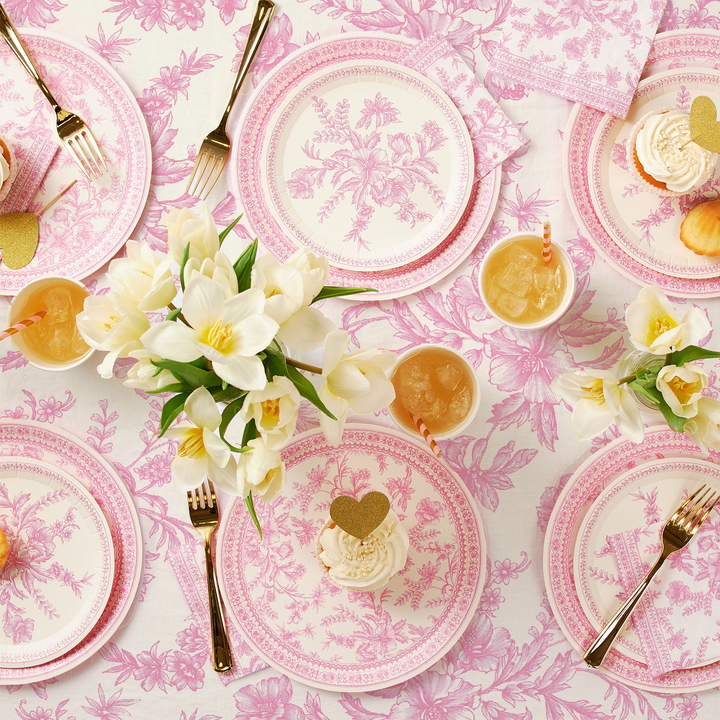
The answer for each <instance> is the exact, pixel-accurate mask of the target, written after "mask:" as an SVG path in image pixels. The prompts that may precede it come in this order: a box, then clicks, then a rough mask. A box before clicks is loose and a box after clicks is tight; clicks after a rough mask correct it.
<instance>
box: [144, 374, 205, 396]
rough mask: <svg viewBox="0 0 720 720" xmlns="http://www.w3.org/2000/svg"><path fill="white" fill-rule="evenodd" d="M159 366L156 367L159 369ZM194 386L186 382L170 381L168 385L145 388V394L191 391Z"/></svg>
mask: <svg viewBox="0 0 720 720" xmlns="http://www.w3.org/2000/svg"><path fill="white" fill-rule="evenodd" d="M160 369H161V368H158V370H160ZM194 389H195V388H194V387H193V386H192V385H188V384H187V383H184V382H183V383H172V384H170V385H165V387H161V388H158V389H157V390H146V391H145V394H146V395H160V394H161V393H167V392H172V393H188V394H189V393H191V392H192V391H193V390H194Z"/></svg>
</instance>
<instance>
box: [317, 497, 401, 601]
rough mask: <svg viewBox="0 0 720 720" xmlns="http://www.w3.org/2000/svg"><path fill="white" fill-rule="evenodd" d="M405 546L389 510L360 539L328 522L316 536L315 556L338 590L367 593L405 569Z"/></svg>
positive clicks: (385, 583)
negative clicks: (369, 531)
mask: <svg viewBox="0 0 720 720" xmlns="http://www.w3.org/2000/svg"><path fill="white" fill-rule="evenodd" d="M409 545H410V540H409V538H408V534H407V531H406V530H405V528H404V527H403V526H402V525H401V524H400V521H399V520H398V518H397V515H395V513H394V512H392V510H391V511H390V512H389V513H388V514H387V517H386V518H385V519H384V520H383V521H382V522H381V523H380V525H378V527H376V528H375V530H373V531H372V532H371V533H370V534H369V535H367V536H366V537H364V538H363V539H362V540H360V539H359V538H356V537H354V536H353V535H350V534H349V533H346V532H345V531H344V530H342V529H341V528H340V527H338V526H337V525H336V524H335V523H334V522H333V521H332V520H331V519H328V520H327V522H326V523H325V525H323V528H322V530H321V531H320V535H319V536H318V540H317V556H318V559H319V560H320V565H321V566H322V567H323V568H324V570H325V572H327V574H328V577H329V578H330V580H332V581H333V582H334V583H335V584H336V585H337V586H338V587H341V588H343V589H345V590H355V591H369V590H377V589H378V588H381V587H385V585H387V584H388V583H389V582H390V580H392V579H393V577H395V575H396V574H397V573H398V572H400V571H401V570H402V569H403V568H404V567H405V561H406V560H407V551H408V547H409Z"/></svg>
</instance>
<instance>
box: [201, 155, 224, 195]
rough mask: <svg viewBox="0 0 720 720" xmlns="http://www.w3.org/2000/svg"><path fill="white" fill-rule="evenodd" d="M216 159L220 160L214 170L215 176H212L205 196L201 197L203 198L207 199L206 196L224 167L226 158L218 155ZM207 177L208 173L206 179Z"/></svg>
mask: <svg viewBox="0 0 720 720" xmlns="http://www.w3.org/2000/svg"><path fill="white" fill-rule="evenodd" d="M217 159H218V160H219V161H220V162H219V164H218V167H217V170H216V171H215V177H214V178H213V181H212V183H210V187H209V188H208V189H207V192H206V193H205V196H204V197H203V198H202V199H203V200H207V196H208V195H209V194H210V193H211V192H212V189H213V188H214V187H215V184H216V183H217V181H218V180H219V179H220V176H221V175H222V171H223V170H224V169H225V163H226V162H227V158H225V159H223V158H221V157H220V156H219V155H218V156H217ZM213 167H214V165H213ZM211 173H212V171H211ZM209 179H210V175H208V180H209ZM205 184H207V180H206V181H205ZM201 192H202V191H201Z"/></svg>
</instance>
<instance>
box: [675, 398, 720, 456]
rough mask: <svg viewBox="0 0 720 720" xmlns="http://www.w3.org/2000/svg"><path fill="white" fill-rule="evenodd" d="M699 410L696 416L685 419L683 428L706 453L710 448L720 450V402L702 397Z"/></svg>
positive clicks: (698, 406) (699, 401)
mask: <svg viewBox="0 0 720 720" xmlns="http://www.w3.org/2000/svg"><path fill="white" fill-rule="evenodd" d="M697 410H698V411H697V414H696V415H695V416H693V417H691V418H690V419H689V420H686V421H685V425H684V427H683V430H684V431H685V432H686V433H687V434H688V435H689V436H690V437H691V438H692V439H693V441H694V442H695V443H696V444H697V446H698V447H699V448H700V450H701V451H702V452H703V453H704V454H705V455H707V454H708V448H713V449H714V450H720V427H718V426H719V425H720V402H718V401H717V400H713V399H712V398H709V397H701V398H700V400H698V404H697Z"/></svg>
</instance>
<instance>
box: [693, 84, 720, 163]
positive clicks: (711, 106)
mask: <svg viewBox="0 0 720 720" xmlns="http://www.w3.org/2000/svg"><path fill="white" fill-rule="evenodd" d="M690 137H691V138H692V140H693V142H694V143H696V144H697V145H699V146H700V147H701V148H705V150H709V151H710V152H714V153H717V152H720V122H718V121H717V110H716V109H715V103H714V102H713V101H712V100H711V99H710V98H709V97H707V96H705V95H699V96H698V97H696V98H695V99H694V100H693V104H692V107H691V108H690Z"/></svg>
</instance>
